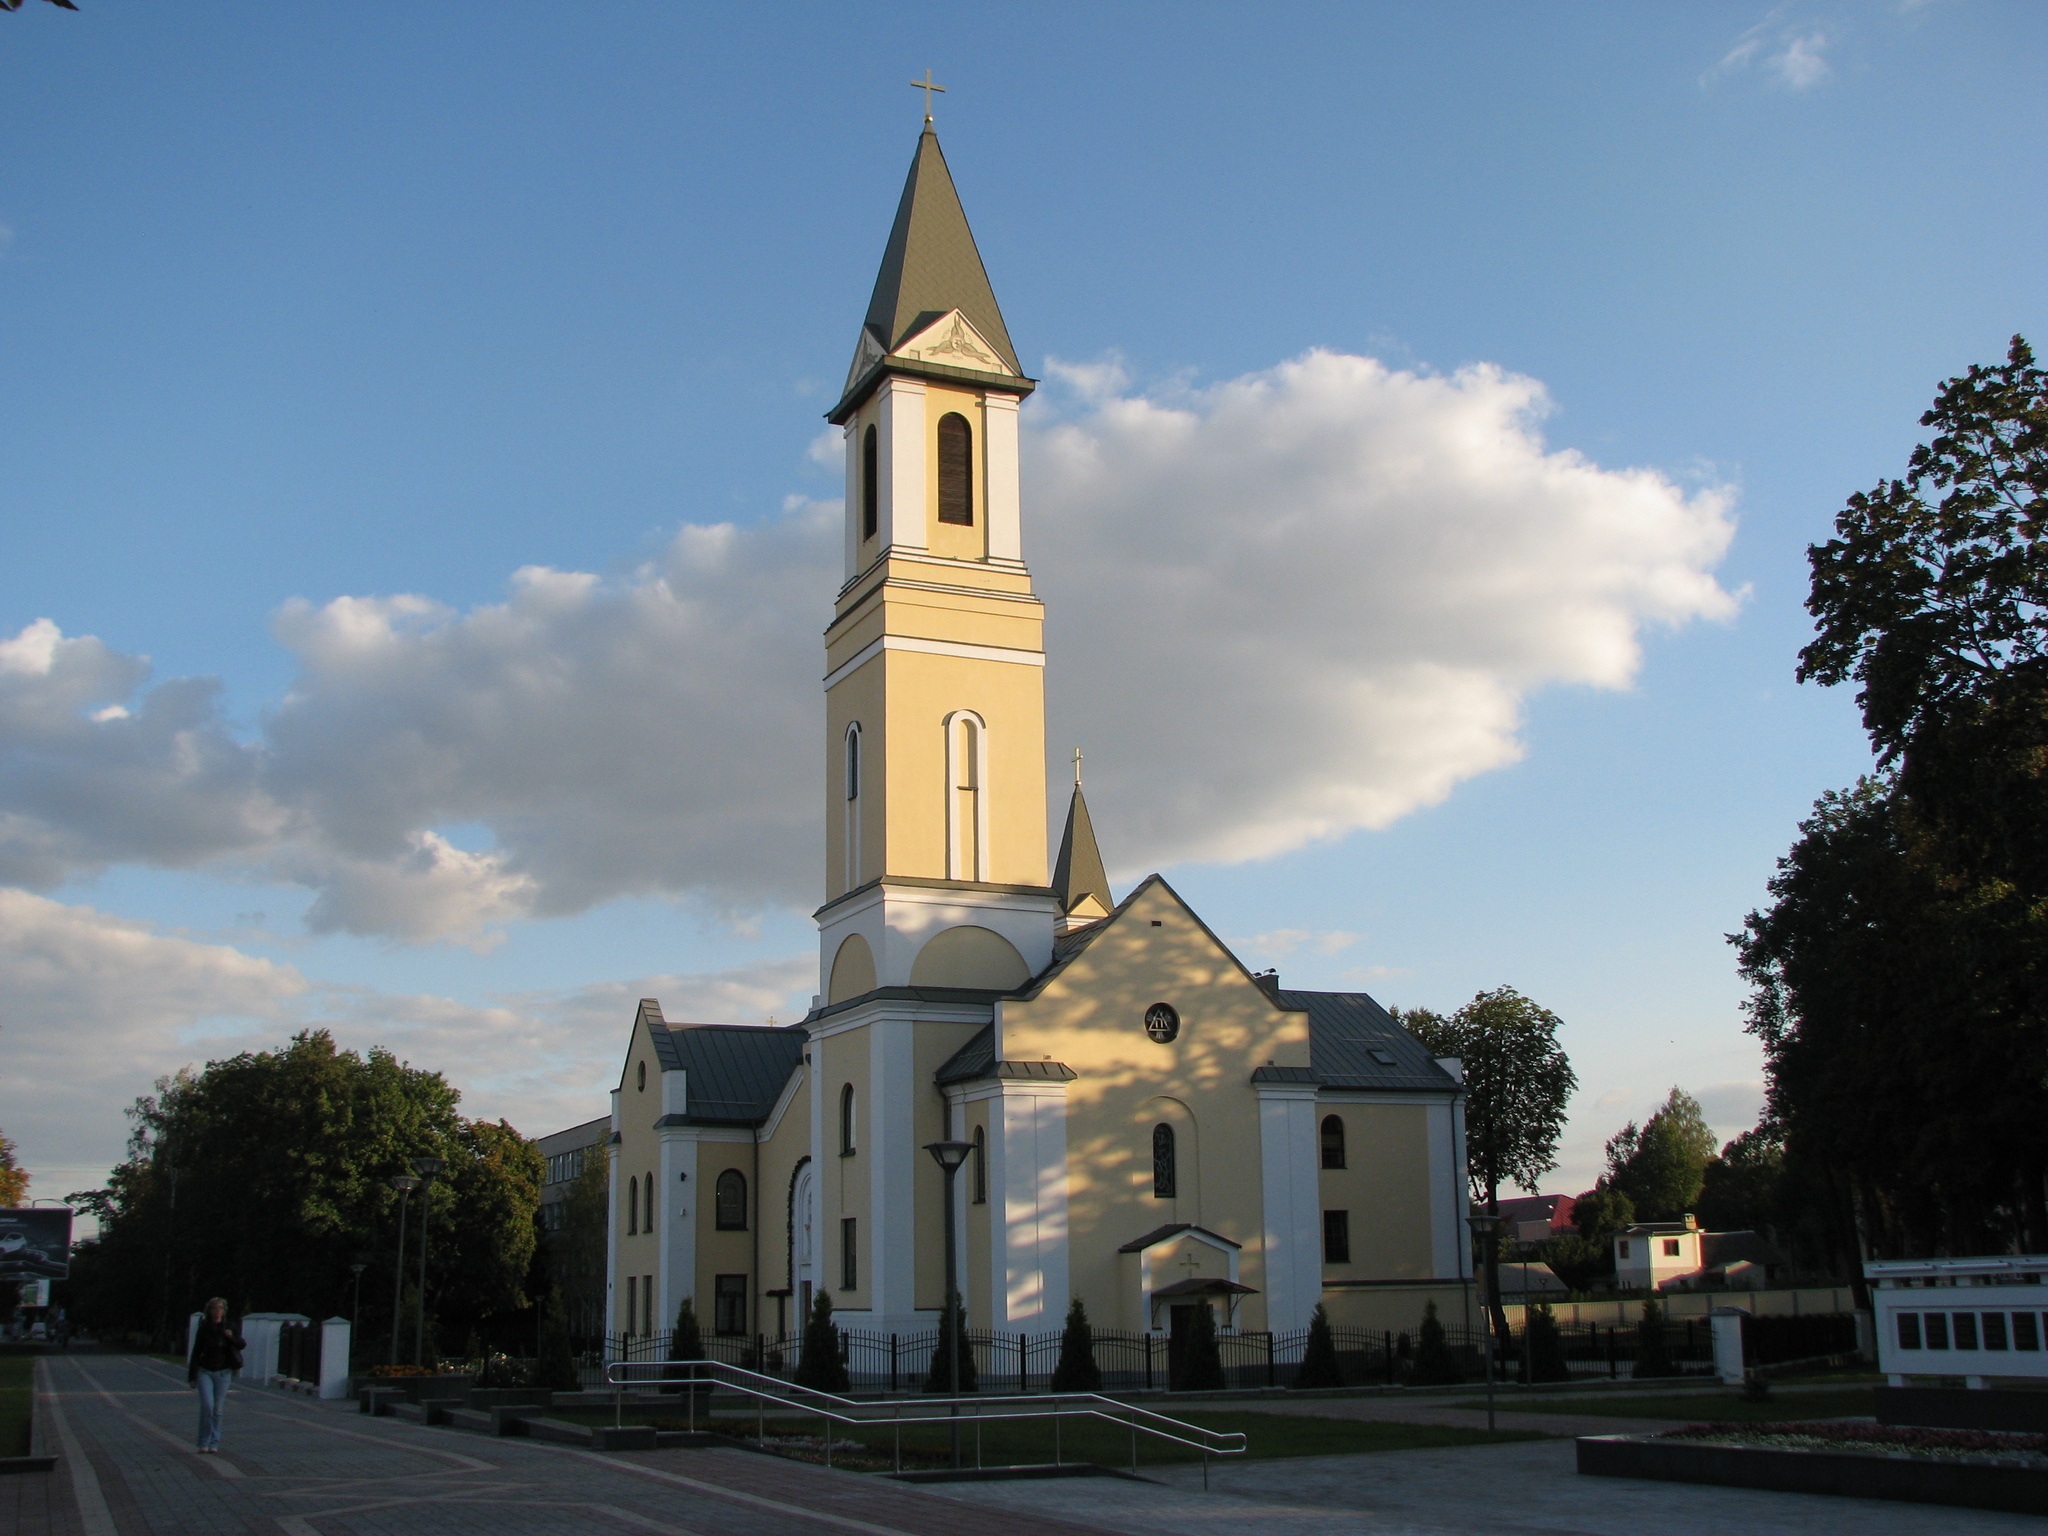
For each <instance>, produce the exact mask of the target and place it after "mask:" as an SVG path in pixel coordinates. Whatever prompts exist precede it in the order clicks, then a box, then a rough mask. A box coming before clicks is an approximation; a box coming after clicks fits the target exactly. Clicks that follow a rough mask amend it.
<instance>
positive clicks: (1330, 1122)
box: [1323, 1115, 1344, 1168]
mask: <svg viewBox="0 0 2048 1536" xmlns="http://www.w3.org/2000/svg"><path fill="white" fill-rule="evenodd" d="M1323 1166H1324V1167H1325V1168H1342V1167H1343V1166H1344V1122H1343V1121H1342V1120H1341V1119H1339V1118H1338V1117H1337V1116H1335V1115H1325V1116H1323Z"/></svg>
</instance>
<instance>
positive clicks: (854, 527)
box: [840, 416, 866, 581]
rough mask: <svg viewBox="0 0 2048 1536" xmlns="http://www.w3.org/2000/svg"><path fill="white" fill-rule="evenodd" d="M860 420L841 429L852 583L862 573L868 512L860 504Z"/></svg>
mask: <svg viewBox="0 0 2048 1536" xmlns="http://www.w3.org/2000/svg"><path fill="white" fill-rule="evenodd" d="M861 430H862V428H861V424H860V418H859V417H857V416H856V417H855V418H854V419H853V420H851V421H849V422H848V423H847V424H846V425H845V426H844V427H842V428H841V429H840V435H841V436H842V437H844V438H845V440H846V520H845V521H846V575H845V577H844V579H845V580H847V581H851V580H853V578H854V577H855V576H856V575H858V574H859V572H860V546H861V537H860V524H861V515H862V513H863V512H865V511H866V509H865V508H864V507H862V506H861V504H860V498H861V492H862V490H863V486H862V484H861V472H860V435H861Z"/></svg>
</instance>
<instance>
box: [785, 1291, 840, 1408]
mask: <svg viewBox="0 0 2048 1536" xmlns="http://www.w3.org/2000/svg"><path fill="white" fill-rule="evenodd" d="M795 1381H796V1384H797V1385H798V1386H800V1387H810V1388H812V1389H814V1390H815V1391H819V1392H844V1391H846V1390H847V1389H848V1388H849V1387H850V1386H852V1382H850V1381H849V1380H848V1379H847V1376H846V1361H845V1360H843V1359H842V1358H840V1353H839V1329H838V1327H837V1325H835V1324H834V1323H833V1321H832V1293H831V1292H830V1291H826V1290H820V1291H819V1292H818V1294H817V1298H816V1299H815V1300H814V1301H812V1303H811V1315H810V1316H809V1317H808V1318H806V1319H805V1320H804V1343H803V1352H802V1353H801V1354H799V1355H798V1356H797V1360H796V1377H795Z"/></svg>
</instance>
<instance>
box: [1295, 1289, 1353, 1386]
mask: <svg viewBox="0 0 2048 1536" xmlns="http://www.w3.org/2000/svg"><path fill="white" fill-rule="evenodd" d="M1293 1385H1294V1388H1295V1390H1296V1391H1300V1392H1309V1391H1314V1390H1315V1389H1317V1388H1319V1387H1341V1386H1343V1385H1344V1373H1343V1371H1342V1370H1341V1369H1340V1368H1339V1367H1338V1364H1337V1340H1336V1338H1335V1337H1334V1336H1333V1335H1332V1334H1331V1332H1330V1314H1329V1313H1327V1312H1325V1311H1324V1310H1323V1306H1322V1303H1321V1302H1317V1303H1316V1309H1315V1311H1313V1312H1311V1313H1310V1314H1309V1319H1308V1342H1307V1343H1305V1344H1303V1345H1302V1347H1301V1364H1300V1365H1298V1366H1296V1367H1295V1371H1294V1383H1293Z"/></svg>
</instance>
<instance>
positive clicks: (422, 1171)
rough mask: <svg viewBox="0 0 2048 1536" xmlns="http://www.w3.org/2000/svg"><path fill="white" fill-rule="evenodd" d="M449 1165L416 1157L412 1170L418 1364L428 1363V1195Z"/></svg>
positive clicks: (414, 1345) (414, 1349)
mask: <svg viewBox="0 0 2048 1536" xmlns="http://www.w3.org/2000/svg"><path fill="white" fill-rule="evenodd" d="M447 1166H448V1163H447V1160H446V1159H445V1158H439V1157H416V1158H414V1159H413V1160H412V1171H413V1172H414V1173H416V1174H418V1175H419V1176H420V1315H419V1324H418V1327H417V1328H416V1329H415V1330H414V1332H413V1340H412V1363H413V1364H414V1365H418V1366H424V1365H425V1364H426V1363H427V1212H428V1210H429V1209H431V1207H430V1206H429V1205H428V1203H427V1196H428V1194H429V1193H431V1190H432V1185H433V1182H434V1179H435V1178H436V1176H438V1175H439V1174H440V1172H441V1170H442V1169H443V1168H446V1167H447Z"/></svg>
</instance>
